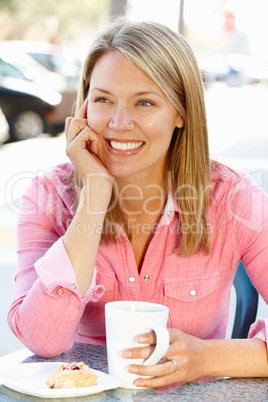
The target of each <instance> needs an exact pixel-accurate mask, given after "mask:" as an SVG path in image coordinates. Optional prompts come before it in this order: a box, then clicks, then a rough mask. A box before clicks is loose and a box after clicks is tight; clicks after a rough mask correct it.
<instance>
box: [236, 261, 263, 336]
mask: <svg viewBox="0 0 268 402" xmlns="http://www.w3.org/2000/svg"><path fill="white" fill-rule="evenodd" d="M233 284H234V287H235V291H236V299H237V301H236V312H235V319H234V326H233V332H232V338H233V339H234V338H247V335H248V331H249V327H250V325H251V324H252V323H253V322H254V321H255V319H256V315H257V309H258V301H259V294H258V292H257V290H256V289H255V288H254V286H253V284H252V282H251V280H250V278H249V276H248V274H247V272H246V270H245V267H244V264H243V262H242V261H240V263H239V265H238V268H237V272H236V275H235V278H234V282H233Z"/></svg>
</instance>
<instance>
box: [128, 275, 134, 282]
mask: <svg viewBox="0 0 268 402" xmlns="http://www.w3.org/2000/svg"><path fill="white" fill-rule="evenodd" d="M128 280H129V282H135V280H136V279H135V277H134V276H130V277H129V279H128Z"/></svg>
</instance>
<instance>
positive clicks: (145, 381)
mask: <svg viewBox="0 0 268 402" xmlns="http://www.w3.org/2000/svg"><path fill="white" fill-rule="evenodd" d="M179 381H183V379H182V378H180V376H179V375H178V373H172V374H167V375H163V376H159V377H153V378H138V379H137V380H135V383H134V384H135V385H136V386H137V387H146V388H157V387H163V386H164V385H169V384H173V383H176V382H179Z"/></svg>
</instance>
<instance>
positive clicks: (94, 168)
mask: <svg viewBox="0 0 268 402" xmlns="http://www.w3.org/2000/svg"><path fill="white" fill-rule="evenodd" d="M87 107H88V100H86V101H85V102H84V103H83V105H82V107H81V109H80V110H79V112H78V115H77V116H76V117H67V119H66V122H65V134H66V154H67V156H68V157H69V159H70V160H71V162H72V164H73V166H74V168H75V170H76V172H77V174H78V176H79V178H80V179H81V180H82V186H83V187H87V185H88V184H90V186H92V185H94V188H95V189H96V186H95V185H97V188H99V189H102V190H105V193H107V194H110V196H111V191H112V186H113V182H114V178H113V177H112V175H111V174H110V172H109V171H108V170H107V169H106V168H105V166H104V165H103V163H102V162H101V160H100V159H99V158H98V156H97V151H98V145H99V142H100V137H99V135H98V134H97V133H95V132H94V131H93V130H92V129H91V128H90V127H89V126H88V124H87Z"/></svg>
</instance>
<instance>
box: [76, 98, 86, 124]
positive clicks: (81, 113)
mask: <svg viewBox="0 0 268 402" xmlns="http://www.w3.org/2000/svg"><path fill="white" fill-rule="evenodd" d="M87 107H88V98H86V100H85V102H84V103H83V105H82V106H81V108H80V109H79V111H78V113H77V117H78V118H81V119H87Z"/></svg>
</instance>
